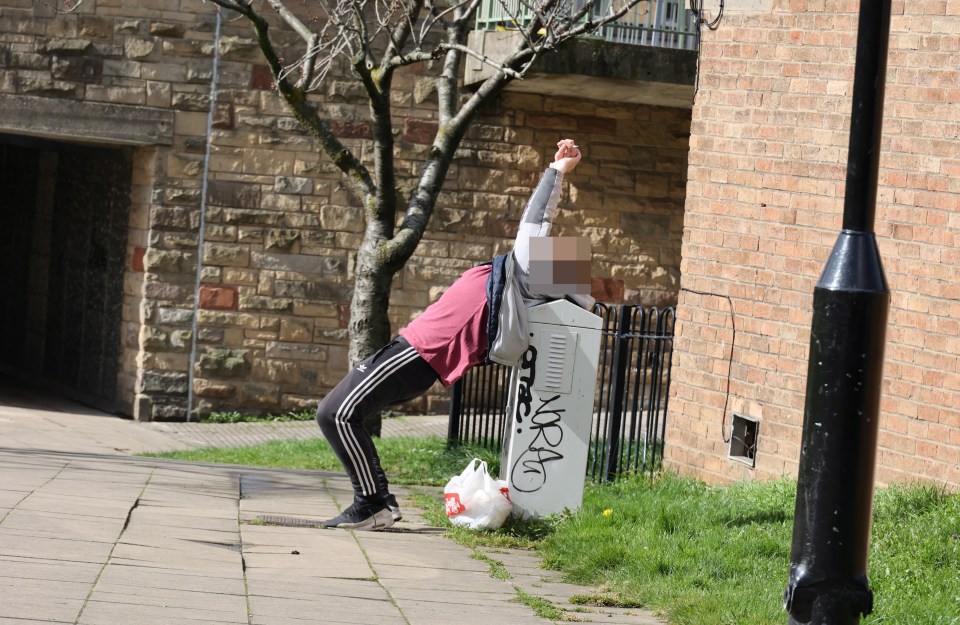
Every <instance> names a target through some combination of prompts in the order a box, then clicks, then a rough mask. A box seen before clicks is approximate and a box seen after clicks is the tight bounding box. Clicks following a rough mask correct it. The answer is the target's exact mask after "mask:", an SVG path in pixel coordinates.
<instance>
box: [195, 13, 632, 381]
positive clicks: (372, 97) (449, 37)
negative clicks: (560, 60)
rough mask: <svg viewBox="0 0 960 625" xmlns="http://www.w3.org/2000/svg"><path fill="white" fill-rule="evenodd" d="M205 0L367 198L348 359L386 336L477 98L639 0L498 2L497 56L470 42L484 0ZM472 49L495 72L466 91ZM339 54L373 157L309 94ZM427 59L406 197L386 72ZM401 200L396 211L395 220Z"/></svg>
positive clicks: (367, 351)
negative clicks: (289, 50) (290, 2)
mask: <svg viewBox="0 0 960 625" xmlns="http://www.w3.org/2000/svg"><path fill="white" fill-rule="evenodd" d="M211 1H212V2H213V3H214V4H216V5H219V6H220V7H223V8H226V9H230V10H233V11H236V12H238V13H240V14H241V15H243V16H244V17H245V18H246V19H248V20H249V21H250V23H251V25H252V26H253V28H254V30H255V31H256V37H257V42H258V45H259V47H260V50H261V51H262V52H263V55H264V57H265V58H266V61H267V63H268V65H269V66H270V69H271V71H272V72H273V75H274V78H275V83H276V87H277V90H278V92H279V94H280V96H281V97H282V98H283V100H284V102H286V105H287V106H288V107H289V109H290V110H291V111H292V113H293V114H294V116H295V117H296V118H297V119H298V120H299V121H300V122H301V123H302V124H303V125H304V127H305V128H306V129H307V130H308V131H309V133H310V134H311V135H313V137H314V138H315V139H316V140H317V142H318V144H319V147H320V149H321V150H322V151H323V152H324V153H325V154H326V155H327V156H328V157H329V158H330V159H331V160H332V161H333V163H334V164H335V165H336V166H337V167H338V168H339V169H340V170H341V171H342V172H343V174H344V178H345V180H346V181H347V183H348V185H349V187H350V189H351V191H352V193H353V195H354V196H355V197H356V198H357V200H358V201H359V203H360V204H361V205H362V207H363V214H364V216H365V218H366V230H365V231H364V234H363V238H362V243H361V245H360V248H359V250H358V253H357V263H356V282H355V285H354V293H353V301H352V304H351V309H350V325H349V330H350V361H351V364H356V363H357V362H359V361H360V360H362V359H363V358H365V357H366V356H368V355H369V354H370V353H372V352H373V351H374V350H376V349H378V348H379V347H381V346H382V345H384V344H385V343H386V342H387V341H388V340H389V339H390V338H391V337H390V332H391V330H390V322H389V319H388V316H387V311H388V306H389V302H390V286H391V282H392V279H393V276H394V274H395V273H396V272H397V271H398V270H400V269H401V268H402V267H403V266H404V263H406V261H407V259H409V258H410V256H411V255H412V254H413V252H414V250H415V249H416V247H417V244H418V243H419V242H420V239H421V237H422V236H423V234H424V231H425V230H426V228H427V224H428V222H429V221H430V215H431V214H432V213H433V209H434V204H435V203H436V200H437V196H438V195H439V193H440V189H441V186H442V185H443V181H444V178H445V177H446V174H447V170H448V169H449V167H450V165H451V162H452V160H453V158H454V154H455V152H456V150H457V147H458V146H459V145H460V142H461V140H462V139H463V136H464V134H465V132H466V131H467V129H468V127H469V125H470V123H471V122H472V120H473V119H474V117H475V116H476V114H477V112H478V111H479V110H480V108H481V107H482V106H483V105H484V104H485V103H487V102H489V101H491V100H492V99H493V98H495V97H496V96H497V95H498V94H499V93H500V92H501V91H502V90H503V88H504V87H505V86H506V85H507V84H508V83H509V82H510V81H512V80H520V79H522V78H523V75H524V73H525V72H526V71H527V70H528V69H529V68H530V67H531V66H532V65H533V63H534V62H535V61H536V60H537V59H538V58H539V57H540V56H542V55H543V54H545V53H547V52H549V51H551V50H554V49H556V48H557V47H558V46H560V45H561V44H563V43H564V42H566V41H569V40H571V39H574V38H576V37H579V36H582V35H586V34H589V33H591V32H593V31H595V30H596V29H598V28H599V27H601V26H603V25H605V24H609V23H611V22H615V21H617V20H619V19H621V18H622V17H623V16H624V15H627V14H628V13H629V12H631V11H633V12H636V11H637V9H636V8H635V7H636V5H637V4H639V3H640V2H641V1H643V0H623V1H622V2H620V3H616V0H613V1H614V4H604V6H603V7H602V9H603V10H602V11H601V7H600V6H599V5H598V4H597V3H598V2H605V3H606V2H609V0H585V1H584V0H505V1H504V3H503V4H502V5H500V6H501V8H502V9H503V10H504V11H505V15H506V16H508V19H507V20H505V21H506V22H507V27H508V28H510V29H512V30H515V31H516V32H517V33H518V35H519V36H517V37H516V41H517V43H516V45H515V47H514V48H513V50H511V51H510V52H509V53H508V54H507V56H506V57H505V58H504V59H502V60H499V61H495V60H493V59H490V58H488V57H486V56H485V55H484V54H482V53H480V52H477V51H476V50H473V49H471V48H470V47H469V45H468V34H469V32H470V30H471V26H472V24H473V21H474V19H475V13H476V11H477V9H478V7H479V6H480V3H481V0H452V1H450V2H439V3H438V2H437V1H436V0H306V2H309V3H310V6H309V10H310V11H313V12H314V13H315V14H318V16H317V17H314V18H306V19H304V18H303V17H302V13H301V14H300V15H298V14H297V13H295V12H294V11H293V10H291V9H290V8H289V7H288V6H287V5H286V4H285V2H284V0H211ZM300 8H302V7H298V9H300ZM270 13H273V14H274V15H270ZM277 16H279V20H280V24H279V25H280V26H281V27H283V28H286V29H290V30H292V31H293V32H294V33H296V34H297V35H298V36H299V37H300V38H301V39H302V48H301V50H302V53H301V54H300V56H299V58H297V59H296V60H295V61H294V62H292V63H291V62H286V63H285V62H284V59H283V58H281V56H280V54H279V53H278V47H277V46H276V45H275V42H274V41H273V40H272V35H271V31H270V28H269V24H268V19H267V18H268V17H270V18H271V19H273V20H276V19H277ZM468 56H469V57H475V58H477V59H479V60H481V61H482V62H484V63H486V64H488V65H490V66H491V67H493V68H494V70H495V73H494V74H493V75H491V76H490V77H489V78H488V79H487V80H485V81H484V82H483V83H482V84H480V86H479V87H478V88H477V89H475V90H472V91H471V92H465V91H464V90H462V89H461V86H460V84H459V78H460V75H461V69H462V67H461V66H462V65H463V63H464V61H465V59H466V58H467V57H468ZM344 59H346V60H347V61H348V62H349V66H350V67H351V68H352V72H353V74H354V76H355V77H356V79H357V80H359V81H360V83H362V85H363V87H364V89H365V92H366V95H367V97H368V98H369V104H370V120H371V125H372V128H373V144H374V150H373V163H372V164H371V165H372V167H371V166H368V164H366V163H363V162H361V160H360V159H359V158H358V157H357V155H356V154H354V153H353V152H352V151H351V150H350V149H349V148H347V147H346V146H345V145H344V144H343V143H342V142H341V141H340V139H338V138H337V136H336V135H335V134H334V133H333V132H332V131H331V125H330V123H329V120H328V119H325V117H324V113H323V110H322V108H319V107H317V106H315V105H314V104H312V103H311V102H309V101H308V98H307V94H308V93H310V92H311V91H313V90H316V89H317V88H318V87H319V86H320V85H321V84H322V83H323V81H324V79H325V78H326V77H327V76H328V75H329V73H330V71H331V69H332V68H334V67H335V66H336V63H337V62H338V61H342V60H344ZM434 60H436V61H438V63H437V64H436V65H438V66H439V70H438V71H439V75H438V76H437V94H438V122H439V123H438V128H437V133H436V136H435V137H434V139H433V143H432V145H431V148H430V150H429V151H428V153H427V156H426V162H425V163H424V165H423V167H422V170H421V173H420V175H419V180H418V181H417V184H416V187H415V189H414V190H413V192H412V193H411V194H410V196H409V197H406V198H404V197H402V193H400V192H399V191H398V189H397V182H396V176H395V168H394V139H393V123H394V120H393V118H392V115H391V110H390V89H391V80H392V78H393V76H394V73H395V72H396V70H397V69H399V68H402V67H404V66H408V65H413V64H416V63H425V62H428V61H434ZM400 210H403V211H404V213H403V219H402V222H401V223H400V225H399V227H397V226H396V217H397V213H398V211H400Z"/></svg>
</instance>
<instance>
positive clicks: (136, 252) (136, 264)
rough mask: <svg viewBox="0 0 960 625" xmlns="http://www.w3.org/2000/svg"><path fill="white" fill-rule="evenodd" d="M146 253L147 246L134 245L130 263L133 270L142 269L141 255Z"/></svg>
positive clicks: (140, 270)
mask: <svg viewBox="0 0 960 625" xmlns="http://www.w3.org/2000/svg"><path fill="white" fill-rule="evenodd" d="M146 253H147V248H145V247H135V248H133V258H132V265H133V270H134V271H139V272H142V271H143V257H144V256H145V255H146Z"/></svg>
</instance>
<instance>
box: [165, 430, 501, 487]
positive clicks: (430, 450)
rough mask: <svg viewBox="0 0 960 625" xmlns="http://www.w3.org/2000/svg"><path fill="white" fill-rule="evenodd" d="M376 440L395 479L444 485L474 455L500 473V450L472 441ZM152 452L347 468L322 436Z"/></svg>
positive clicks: (182, 457)
mask: <svg viewBox="0 0 960 625" xmlns="http://www.w3.org/2000/svg"><path fill="white" fill-rule="evenodd" d="M374 440H375V442H376V445H377V451H378V452H379V453H380V462H381V464H382V466H383V469H384V471H386V472H387V475H388V476H390V480H391V482H393V483H395V484H423V485H428V486H443V485H444V484H446V483H447V481H448V480H449V479H450V477H451V476H453V475H456V474H459V473H460V472H461V471H463V468H464V467H465V466H467V463H468V462H470V460H472V459H473V458H480V459H481V460H486V462H487V466H488V468H489V470H490V473H491V474H494V475H496V473H497V472H498V471H499V465H500V457H499V455H497V454H495V453H493V452H491V451H489V450H487V449H483V448H481V447H474V446H464V447H458V448H455V449H452V450H449V449H447V441H446V439H444V438H442V437H439V436H431V437H389V438H384V439H374ZM148 455H150V456H151V457H155V458H173V459H176V460H189V461H193V462H218V463H227V464H242V465H249V466H260V467H275V468H287V469H309V470H315V471H343V467H342V465H341V464H340V461H339V460H338V459H337V457H336V456H335V455H334V453H333V450H332V449H331V448H330V445H329V444H327V442H326V441H325V440H323V439H311V440H305V441H296V440H294V441H272V442H269V443H263V444H261V445H251V446H247V447H223V448H207V449H197V450H192V451H177V452H167V453H162V454H148Z"/></svg>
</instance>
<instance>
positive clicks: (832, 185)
mask: <svg viewBox="0 0 960 625" xmlns="http://www.w3.org/2000/svg"><path fill="white" fill-rule="evenodd" d="M856 9H857V6H856V4H850V3H843V2H832V1H825V0H777V1H775V2H773V4H772V6H770V7H768V8H767V9H762V10H757V11H755V12H749V13H748V12H741V13H737V12H731V13H728V14H727V15H726V16H725V17H724V19H723V21H722V23H721V25H720V28H719V29H718V30H717V31H715V32H707V33H705V35H704V40H703V48H702V55H701V61H700V62H701V69H700V72H701V73H700V87H699V93H698V94H697V99H696V104H695V106H694V109H693V121H692V127H691V141H690V169H689V182H688V186H687V201H686V216H685V228H684V237H683V250H682V255H683V263H682V265H681V270H682V276H683V278H682V287H684V288H686V289H692V290H696V291H700V292H703V293H706V295H703V294H697V293H693V292H688V291H682V292H681V293H680V301H679V308H678V325H677V340H676V349H677V353H676V355H675V358H674V377H673V389H672V390H673V393H674V396H673V397H672V398H671V403H670V414H669V419H668V424H669V426H668V431H667V442H666V447H665V449H666V455H667V458H668V461H669V463H670V464H672V465H673V466H675V467H678V468H680V469H683V470H685V471H689V472H691V473H694V474H696V475H699V476H701V477H703V478H705V479H708V480H711V481H726V480H734V479H744V478H747V479H749V478H754V477H756V478H763V477H776V476H779V475H784V474H787V475H789V474H795V473H796V470H797V465H798V461H799V453H800V448H799V446H800V435H801V433H800V428H801V425H802V419H803V405H804V394H805V383H806V366H807V352H808V345H809V333H810V319H811V306H812V300H813V287H814V285H815V284H816V282H817V279H818V278H819V274H820V272H821V270H822V269H823V266H824V263H825V261H826V259H827V256H828V255H829V253H830V250H831V248H832V246H833V243H834V241H835V240H836V237H837V234H838V232H839V230H840V227H841V223H842V214H843V196H844V184H845V174H846V158H847V142H848V136H849V123H850V109H851V96H852V85H853V83H852V81H853V68H854V55H855V47H856V28H857V14H856ZM893 12H894V15H893V19H892V25H891V31H892V32H891V38H890V53H889V64H888V71H887V88H886V107H885V114H884V125H883V143H882V154H881V158H880V180H879V191H878V210H877V217H876V232H877V237H878V241H879V246H880V251H881V254H882V257H883V262H884V266H885V271H886V275H887V279H888V282H889V285H890V289H891V292H892V301H891V308H890V318H889V327H888V331H887V348H886V362H885V365H884V384H883V389H882V406H881V410H882V414H881V422H880V439H879V451H878V456H877V460H878V474H877V475H878V479H879V481H880V482H894V481H901V482H902V481H909V480H913V479H917V478H921V479H928V480H932V481H935V482H945V483H948V484H952V485H954V486H957V485H960V338H958V337H960V332H958V330H960V278H958V276H957V270H956V268H957V263H958V261H960V251H958V250H960V247H958V245H960V210H958V209H960V175H958V174H960V121H958V120H960V118H958V116H957V110H958V105H960V64H958V59H960V3H958V2H956V1H932V2H922V3H911V2H900V1H897V0H894V3H893ZM727 298H729V300H728V299H727ZM734 324H735V327H736V342H735V345H733V346H732V342H733V329H734ZM731 346H732V347H733V349H732V356H731ZM728 378H729V395H728V393H727V389H728ZM725 408H726V410H725V411H724V409H725ZM734 412H737V413H741V414H743V415H745V416H747V417H749V418H752V419H757V420H759V423H760V424H759V434H760V438H759V445H758V448H757V453H756V468H755V469H750V468H748V467H747V466H746V465H744V464H742V463H738V462H735V461H732V460H729V459H728V458H727V453H728V445H727V443H726V442H724V438H725V437H726V436H728V435H729V428H730V422H731V414H732V413H734Z"/></svg>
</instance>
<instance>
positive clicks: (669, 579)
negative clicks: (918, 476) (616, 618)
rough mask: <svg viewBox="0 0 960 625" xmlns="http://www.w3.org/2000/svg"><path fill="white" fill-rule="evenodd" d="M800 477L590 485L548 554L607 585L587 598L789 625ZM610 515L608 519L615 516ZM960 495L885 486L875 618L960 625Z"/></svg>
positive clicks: (689, 620)
mask: <svg viewBox="0 0 960 625" xmlns="http://www.w3.org/2000/svg"><path fill="white" fill-rule="evenodd" d="M795 493H796V491H795V486H794V483H793V482H792V481H778V482H771V483H764V484H760V483H755V482H743V483H740V484H736V485H733V486H727V487H710V486H706V485H704V484H702V483H699V482H696V481H693V480H687V479H681V478H677V477H675V476H671V475H664V476H661V477H659V478H658V479H655V480H649V479H646V478H633V479H626V480H623V481H622V482H619V483H617V484H614V485H611V486H602V487H592V488H589V489H588V490H587V492H586V494H585V497H584V505H583V508H582V509H581V510H580V511H579V512H578V513H577V514H576V515H575V516H573V517H572V518H570V519H569V520H567V521H566V522H564V523H561V524H559V525H558V526H557V528H556V531H554V532H553V533H552V534H550V535H549V536H548V537H546V538H545V539H544V540H543V541H542V542H541V543H540V544H539V545H538V549H539V550H540V551H541V552H542V553H543V555H544V556H545V562H546V564H547V565H548V566H550V567H551V568H556V569H559V570H561V571H563V572H565V573H566V574H567V576H568V577H569V579H570V580H571V581H574V582H578V583H583V584H588V585H593V586H596V587H599V588H601V589H602V592H600V593H598V594H597V595H596V596H592V597H578V603H583V604H592V605H603V604H613V605H621V606H642V607H645V608H648V609H652V610H655V611H657V612H660V613H662V614H664V615H665V616H666V617H667V618H668V619H669V622H670V623H674V624H677V625H707V624H710V625H716V624H721V625H722V624H731V625H733V624H738V625H739V624H742V623H751V624H752V625H765V624H773V623H776V624H778V625H779V624H781V623H784V622H786V618H785V617H786V614H785V612H784V611H783V609H782V606H781V601H782V599H781V597H782V594H783V588H784V585H785V583H786V577H787V569H788V566H789V557H790V542H791V537H792V527H793V508H794V500H795ZM607 510H608V511H609V512H608V513H607V514H606V515H605V514H604V511H607ZM958 532H960V496H957V495H954V496H950V495H948V494H946V493H944V492H942V491H940V490H937V489H936V488H933V487H922V486H915V487H909V488H908V487H895V488H888V489H882V490H880V491H879V492H878V494H877V498H876V504H875V522H874V528H873V540H872V548H871V555H870V568H869V576H870V580H871V585H872V587H873V589H874V593H875V598H876V600H875V607H874V613H873V614H872V615H871V616H869V617H867V618H864V619H863V620H862V621H861V622H862V623H864V625H868V624H874V623H876V624H879V623H883V624H885V625H886V624H894V623H896V624H902V625H921V624H928V623H929V624H931V625H932V624H948V623H949V624H954V625H956V624H958V623H960V576H958V575H957V571H958V570H960V539H957V538H954V537H953V535H954V534H957V533H958Z"/></svg>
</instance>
